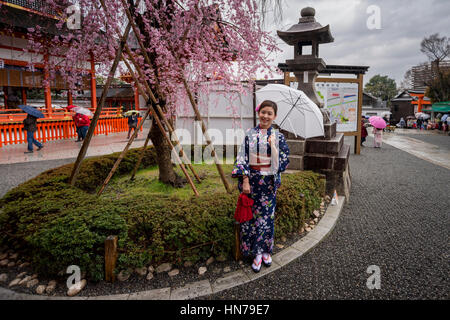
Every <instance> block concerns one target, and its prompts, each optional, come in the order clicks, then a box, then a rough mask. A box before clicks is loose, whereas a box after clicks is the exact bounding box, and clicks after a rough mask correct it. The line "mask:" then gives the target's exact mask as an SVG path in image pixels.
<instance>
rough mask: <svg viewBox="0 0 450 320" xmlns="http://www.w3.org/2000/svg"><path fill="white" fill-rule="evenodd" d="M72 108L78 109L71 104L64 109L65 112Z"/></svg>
mask: <svg viewBox="0 0 450 320" xmlns="http://www.w3.org/2000/svg"><path fill="white" fill-rule="evenodd" d="M73 108H78V106H74V105H73V104H71V105H70V106H67V107H66V109H67V110H71V109H73Z"/></svg>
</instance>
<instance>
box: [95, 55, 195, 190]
mask: <svg viewBox="0 0 450 320" xmlns="http://www.w3.org/2000/svg"><path fill="white" fill-rule="evenodd" d="M121 56H122V54H121ZM122 59H123V56H122ZM123 60H124V61H125V59H123ZM126 64H127V63H126ZM127 67H130V65H129V64H127ZM129 71H130V73H131V74H132V76H133V77H135V75H134V72H133V70H131V67H130V70H129ZM136 85H137V87H138V90H139V91H140V92H141V94H142V95H143V96H144V97H145V98H146V100H147V101H148V102H149V99H148V96H147V95H146V94H145V92H144V91H143V90H142V87H141V86H140V84H139V82H137V83H136ZM149 93H150V94H151V97H150V99H151V100H152V101H153V103H155V102H156V103H157V101H156V98H155V96H154V95H153V92H151V91H150V92H149ZM148 102H147V106H148V109H147V111H146V112H145V115H144V117H143V118H142V122H141V123H140V124H139V125H138V127H137V128H136V130H135V131H134V132H133V135H132V136H131V138H130V140H129V141H128V143H127V145H126V146H125V149H124V150H123V151H122V153H121V154H120V155H119V158H117V160H116V162H115V163H114V166H113V167H112V169H111V171H110V172H109V174H108V176H107V177H106V179H105V181H104V182H103V184H102V186H101V188H100V190H99V191H98V193H97V195H98V196H100V195H101V194H102V193H103V190H104V189H105V187H106V186H107V185H108V183H109V181H110V180H111V178H112V176H113V175H114V173H115V172H116V170H117V168H118V167H119V164H120V162H121V161H122V159H123V157H124V156H125V154H126V153H127V152H128V149H129V148H130V146H131V144H132V143H133V141H134V139H135V137H136V136H137V133H138V132H139V130H140V129H141V127H142V125H143V124H144V121H145V119H146V118H147V116H148V114H149V113H150V111H152V112H153V115H154V118H155V120H156V123H157V125H158V127H159V129H160V130H161V132H162V133H163V135H164V137H165V138H166V140H167V142H168V143H169V145H170V147H171V148H172V149H173V148H174V147H173V144H172V141H170V138H169V137H168V136H167V133H166V131H165V129H164V127H163V126H162V124H161V121H160V120H159V116H158V114H157V113H156V111H155V109H154V108H153V104H152V103H148ZM175 155H176V158H177V161H178V162H179V164H180V167H181V170H182V171H183V173H184V175H185V176H186V179H187V180H188V182H189V184H190V185H191V188H192V190H193V191H194V194H195V195H196V196H199V193H198V191H197V189H196V188H195V185H194V183H193V182H192V180H191V177H189V174H188V173H187V171H186V168H185V167H184V165H183V162H182V161H181V159H180V157H179V155H178V154H177V153H175Z"/></svg>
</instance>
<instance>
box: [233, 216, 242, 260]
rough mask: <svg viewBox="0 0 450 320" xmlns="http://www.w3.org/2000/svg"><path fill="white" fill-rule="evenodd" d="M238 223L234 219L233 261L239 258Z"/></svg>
mask: <svg viewBox="0 0 450 320" xmlns="http://www.w3.org/2000/svg"><path fill="white" fill-rule="evenodd" d="M240 225H241V224H240V223H239V222H237V221H234V245H233V258H234V260H235V261H239V260H241V256H242V254H241V239H240V232H241V230H240V229H241V227H240Z"/></svg>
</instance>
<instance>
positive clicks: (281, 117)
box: [255, 84, 325, 139]
mask: <svg viewBox="0 0 450 320" xmlns="http://www.w3.org/2000/svg"><path fill="white" fill-rule="evenodd" d="M255 94H256V102H257V104H260V103H261V102H263V101H264V100H271V101H273V102H275V103H276V104H277V106H278V112H277V118H276V119H275V120H274V122H275V123H276V124H277V125H278V126H279V127H280V128H281V129H284V130H286V131H289V132H292V133H294V134H295V135H296V136H300V137H302V138H305V139H307V138H311V137H319V136H323V135H325V133H324V128H323V115H322V112H321V111H320V108H319V107H318V106H317V105H316V104H315V103H314V102H312V100H311V99H309V98H308V96H307V95H306V94H305V93H304V92H303V91H300V90H296V89H292V88H290V87H288V86H285V85H282V84H268V85H266V86H265V87H263V88H261V89H259V90H258V91H256V93H255Z"/></svg>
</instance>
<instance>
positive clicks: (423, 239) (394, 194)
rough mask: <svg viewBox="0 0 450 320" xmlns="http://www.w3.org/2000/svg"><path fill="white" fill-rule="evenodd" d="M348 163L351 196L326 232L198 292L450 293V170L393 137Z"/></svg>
mask: <svg viewBox="0 0 450 320" xmlns="http://www.w3.org/2000/svg"><path fill="white" fill-rule="evenodd" d="M367 145H368V146H371V145H373V141H372V139H371V138H369V139H368V143H367ZM350 167H351V172H352V178H353V180H352V194H351V202H350V203H349V204H347V205H346V206H345V207H344V209H343V212H342V213H341V217H340V218H339V220H338V222H337V224H336V227H335V228H334V230H333V232H332V233H331V235H330V236H329V237H328V238H327V239H325V240H324V241H323V242H322V243H320V244H319V245H318V246H317V247H315V248H314V249H313V250H311V251H309V252H308V253H307V254H306V255H304V256H302V257H301V258H300V259H297V260H295V261H293V262H292V263H290V264H289V265H287V266H285V267H283V268H282V269H281V270H278V271H277V272H274V273H271V274H269V275H267V276H265V277H263V278H260V279H258V280H256V281H253V282H250V283H248V284H245V285H241V286H238V287H235V288H232V289H229V290H226V291H223V292H220V293H218V294H215V295H211V296H208V297H204V298H200V299H449V294H448V292H449V289H450V285H449V280H448V273H449V264H448V261H449V249H448V230H450V224H449V209H448V208H449V207H450V200H449V196H448V194H449V188H448V181H450V170H446V169H445V168H442V167H439V166H436V165H433V164H431V163H429V162H426V161H424V160H421V159H418V158H416V157H414V156H411V155H409V154H408V153H406V152H403V151H400V150H398V149H396V148H393V147H391V146H389V145H387V144H383V147H382V148H381V149H374V148H369V147H366V148H362V152H361V155H360V156H355V155H353V154H352V155H351V157H350ZM380 177H381V179H380ZM370 265H377V266H379V267H380V270H381V289H380V290H376V289H375V290H369V289H368V288H367V286H366V281H367V279H368V277H369V276H370V275H369V274H368V273H367V272H366V271H367V268H368V267H369V266H370Z"/></svg>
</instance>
